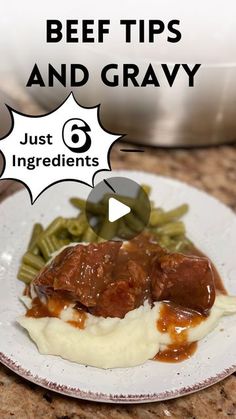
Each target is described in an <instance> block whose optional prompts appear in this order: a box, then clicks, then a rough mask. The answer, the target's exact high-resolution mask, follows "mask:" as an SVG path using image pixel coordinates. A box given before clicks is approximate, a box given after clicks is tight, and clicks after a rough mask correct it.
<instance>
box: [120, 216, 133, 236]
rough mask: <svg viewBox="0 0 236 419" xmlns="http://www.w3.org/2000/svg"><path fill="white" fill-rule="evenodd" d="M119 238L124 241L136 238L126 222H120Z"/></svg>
mask: <svg viewBox="0 0 236 419" xmlns="http://www.w3.org/2000/svg"><path fill="white" fill-rule="evenodd" d="M117 235H118V237H121V238H122V239H126V240H128V239H130V238H131V237H133V236H134V232H133V230H131V229H130V228H129V227H128V226H127V224H125V222H124V220H123V219H121V220H119V226H118V233H117Z"/></svg>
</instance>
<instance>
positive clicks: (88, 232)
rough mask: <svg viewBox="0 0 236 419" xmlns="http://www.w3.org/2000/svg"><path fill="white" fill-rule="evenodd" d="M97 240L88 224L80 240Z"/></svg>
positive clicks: (90, 241) (94, 241)
mask: <svg viewBox="0 0 236 419" xmlns="http://www.w3.org/2000/svg"><path fill="white" fill-rule="evenodd" d="M97 240H98V237H97V234H96V233H95V231H93V229H92V228H91V227H90V226H88V227H87V229H86V230H85V232H84V234H83V236H82V241H83V242H89V243H96V242H97Z"/></svg>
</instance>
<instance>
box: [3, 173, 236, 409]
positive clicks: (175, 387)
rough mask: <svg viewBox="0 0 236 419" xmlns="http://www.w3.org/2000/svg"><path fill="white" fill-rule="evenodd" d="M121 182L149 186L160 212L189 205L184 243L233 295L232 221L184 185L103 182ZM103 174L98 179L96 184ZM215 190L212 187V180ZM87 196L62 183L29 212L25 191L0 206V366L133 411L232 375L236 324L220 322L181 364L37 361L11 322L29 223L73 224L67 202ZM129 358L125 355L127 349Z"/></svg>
mask: <svg viewBox="0 0 236 419" xmlns="http://www.w3.org/2000/svg"><path fill="white" fill-rule="evenodd" d="M111 176H125V177H129V178H131V179H133V180H135V181H137V182H139V183H147V184H150V185H151V186H152V197H151V198H152V199H153V200H155V202H156V204H157V205H158V206H163V207H164V208H166V209H169V208H172V207H173V206H176V205H178V204H181V203H183V202H188V203H189V204H190V212H189V214H188V215H187V216H186V218H185V222H186V226H187V231H188V235H189V237H190V238H191V239H192V240H193V241H194V243H195V244H196V245H197V247H199V248H200V249H202V251H203V252H205V253H206V254H207V255H208V256H209V257H210V258H211V259H212V260H213V262H214V263H215V265H216V266H217V268H218V270H219V272H220V274H221V276H222V278H223V281H224V284H225V286H226V288H227V290H228V291H229V292H230V293H231V294H235V295H236V253H235V252H236V217H235V215H234V213H233V212H232V211H231V210H230V209H229V208H227V207H226V206H224V205H223V204H221V203H220V202H218V201H217V200H216V199H214V198H212V197H210V196H209V195H207V194H205V193H203V192H201V191H199V190H197V189H195V188H192V187H190V186H188V185H186V184H184V183H181V182H178V181H175V180H172V179H169V178H164V177H159V176H155V175H151V174H148V173H143V172H133V171H113V172H108V173H107V172H106V173H105V174H104V177H111ZM102 177H103V174H101V173H100V174H98V175H97V181H99V180H101V179H102ZM212 181H213V182H214V179H213V180H212ZM89 190H90V188H88V187H86V186H84V185H80V184H78V183H76V182H63V183H60V184H57V185H55V186H53V187H52V188H50V189H49V190H47V191H46V192H44V194H43V195H42V196H41V197H40V198H39V199H38V201H37V202H36V203H35V204H34V206H31V204H30V199H29V196H28V192H27V191H26V190H23V191H21V192H18V193H17V194H16V195H14V196H12V197H11V198H9V199H7V200H6V201H5V202H3V204H1V205H0V221H1V224H0V290H1V292H0V361H1V362H2V363H3V364H5V365H6V366H8V367H9V368H10V369H12V370H13V371H15V372H16V373H17V374H19V375H21V376H23V377H25V378H27V379H28V380H30V381H33V382H34V383H37V384H39V385H41V386H43V387H46V388H49V389H52V390H55V391H58V392H61V393H64V394H67V395H70V396H74V397H78V398H84V399H88V400H97V401H108V402H117V403H138V402H151V401H157V400H164V399H168V398H172V397H178V396H181V395H184V394H187V393H191V392H194V391H197V390H199V389H202V388H204V387H207V386H209V385H211V384H214V383H215V382H217V381H219V380H221V379H223V378H224V377H226V376H227V375H229V374H231V373H232V372H234V371H235V370H236V316H229V317H227V318H224V319H223V320H222V321H221V322H220V326H219V327H217V328H216V329H215V330H214V331H213V332H212V333H211V334H210V335H209V336H208V337H207V338H206V339H204V340H203V341H202V342H201V343H200V344H199V346H198V350H197V352H196V353H195V354H194V355H193V357H192V358H191V359H189V360H187V361H184V362H182V363H177V364H168V363H159V362H155V361H149V362H146V363H145V364H144V365H141V366H139V367H135V368H130V369H122V368H120V369H113V370H106V371H105V370H101V369H97V368H92V367H85V366H82V365H77V364H75V363H72V362H69V361H65V360H63V359H61V358H59V357H55V356H45V355H40V354H39V353H38V351H37V348H36V346H35V345H34V343H33V342H32V341H31V340H30V339H29V337H28V335H27V334H26V333H25V332H24V330H22V329H21V328H20V327H19V326H18V325H17V324H16V322H15V319H16V317H17V316H19V315H20V314H22V313H24V308H23V307H22V305H21V303H20V302H19V296H20V295H21V293H22V290H23V285H22V284H21V283H20V282H19V281H17V280H16V272H17V269H18V266H19V262H20V258H21V255H22V254H23V252H24V250H25V248H26V245H27V242H28V240H29V235H30V231H31V228H32V225H33V223H35V222H38V221H40V222H41V223H43V224H47V223H48V222H49V221H51V220H52V219H53V218H55V217H56V216H58V215H64V216H74V215H75V214H76V211H75V210H74V209H73V208H72V207H71V206H70V205H69V203H68V199H69V197H71V196H72V195H78V196H81V197H84V198H86V196H87V195H88V193H89ZM127 350H128V348H127Z"/></svg>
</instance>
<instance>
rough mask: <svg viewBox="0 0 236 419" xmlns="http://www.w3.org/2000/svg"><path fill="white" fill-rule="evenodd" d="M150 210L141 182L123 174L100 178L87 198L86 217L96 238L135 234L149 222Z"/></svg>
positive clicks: (112, 238) (121, 236)
mask: <svg viewBox="0 0 236 419" xmlns="http://www.w3.org/2000/svg"><path fill="white" fill-rule="evenodd" d="M150 211H151V205H150V201H149V198H148V195H147V193H146V192H145V190H144V189H143V188H142V186H141V185H139V184H138V183H136V182H135V181H133V180H131V179H128V178H124V177H110V178H107V179H104V180H102V181H101V182H99V183H98V184H97V185H96V186H95V187H94V188H93V189H92V190H91V192H90V194H89V196H88V198H87V201H86V216H87V220H88V223H89V225H90V227H91V228H92V230H93V231H94V233H96V236H95V238H94V239H95V240H96V237H97V240H98V241H101V240H130V239H132V238H134V237H135V236H137V235H138V234H140V233H141V232H142V231H143V230H144V229H145V227H146V226H147V225H148V222H149V217H150Z"/></svg>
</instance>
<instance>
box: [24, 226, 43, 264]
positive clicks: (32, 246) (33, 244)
mask: <svg viewBox="0 0 236 419" xmlns="http://www.w3.org/2000/svg"><path fill="white" fill-rule="evenodd" d="M42 232H43V227H42V225H41V224H39V223H36V224H35V225H34V227H33V230H32V233H31V238H30V241H29V244H28V250H29V251H30V252H31V253H33V254H34V255H35V256H38V255H39V253H40V251H39V248H38V246H37V240H38V237H39V236H40V234H42Z"/></svg>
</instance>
